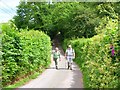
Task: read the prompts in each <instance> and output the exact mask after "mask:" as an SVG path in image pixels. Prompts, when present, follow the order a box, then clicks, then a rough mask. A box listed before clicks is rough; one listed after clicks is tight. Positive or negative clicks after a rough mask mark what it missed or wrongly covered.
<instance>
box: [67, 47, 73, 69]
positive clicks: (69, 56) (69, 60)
mask: <svg viewBox="0 0 120 90" xmlns="http://www.w3.org/2000/svg"><path fill="white" fill-rule="evenodd" d="M65 58H66V59H67V65H68V69H69V68H70V70H72V63H73V59H74V58H75V51H74V49H73V48H72V46H71V45H68V48H67V49H66V51H65Z"/></svg>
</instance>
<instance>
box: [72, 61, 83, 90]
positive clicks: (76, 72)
mask: <svg viewBox="0 0 120 90" xmlns="http://www.w3.org/2000/svg"><path fill="white" fill-rule="evenodd" d="M73 64H74V65H73V70H72V72H73V80H72V81H73V82H74V83H72V84H71V88H82V90H83V87H84V86H83V78H82V72H81V71H80V68H79V67H78V66H77V65H76V64H75V63H73Z"/></svg>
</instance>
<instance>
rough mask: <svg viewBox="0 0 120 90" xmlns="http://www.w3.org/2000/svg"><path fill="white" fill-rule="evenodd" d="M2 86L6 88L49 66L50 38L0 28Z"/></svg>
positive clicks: (38, 33) (34, 32)
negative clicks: (1, 34)
mask: <svg viewBox="0 0 120 90" xmlns="http://www.w3.org/2000/svg"><path fill="white" fill-rule="evenodd" d="M2 31H3V37H2V53H3V55H2V57H3V58H2V66H3V67H2V68H3V69H2V85H3V86H6V85H8V84H11V83H13V82H14V81H16V80H19V79H20V78H23V77H25V76H27V75H29V74H33V73H34V72H35V71H41V70H42V69H43V68H45V67H47V66H48V65H49V64H50V56H51V43H50V38H49V37H48V36H47V35H46V34H44V33H43V32H39V31H34V30H30V31H26V30H23V31H21V32H17V31H15V30H14V29H11V28H10V27H9V26H7V25H3V27H2Z"/></svg>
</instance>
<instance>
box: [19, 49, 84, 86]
mask: <svg viewBox="0 0 120 90" xmlns="http://www.w3.org/2000/svg"><path fill="white" fill-rule="evenodd" d="M54 48H55V47H53V50H54ZM59 49H60V51H61V54H62V55H61V56H62V60H61V61H59V65H58V67H59V69H58V70H56V69H55V65H54V62H53V60H52V56H51V61H52V63H51V65H50V68H48V69H46V70H45V71H44V72H43V73H42V74H41V75H40V76H38V77H37V78H36V79H34V80H32V81H30V82H29V83H27V84H26V85H24V86H21V87H19V88H83V80H82V73H81V72H80V70H79V68H78V66H77V65H76V64H75V63H73V70H68V69H67V63H66V60H65V57H64V56H63V54H64V52H63V50H62V48H61V47H59Z"/></svg>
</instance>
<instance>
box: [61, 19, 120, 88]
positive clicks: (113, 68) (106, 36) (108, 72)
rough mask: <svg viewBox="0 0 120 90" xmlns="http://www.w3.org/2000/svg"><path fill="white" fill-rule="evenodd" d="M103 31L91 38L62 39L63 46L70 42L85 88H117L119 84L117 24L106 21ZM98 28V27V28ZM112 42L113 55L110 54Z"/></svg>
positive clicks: (119, 64)
mask: <svg viewBox="0 0 120 90" xmlns="http://www.w3.org/2000/svg"><path fill="white" fill-rule="evenodd" d="M108 25H109V26H106V27H105V28H104V30H103V31H104V32H103V33H101V34H98V35H96V36H94V37H92V38H87V39H85V38H80V39H75V40H74V39H73V40H67V39H66V40H64V43H63V48H64V49H65V48H66V45H68V44H72V46H73V48H74V49H75V52H76V59H75V62H76V63H77V64H78V65H79V66H80V68H81V70H82V72H83V77H84V86H85V87H86V88H117V87H119V86H120V70H119V69H120V57H119V56H120V51H119V50H120V37H119V34H118V32H119V31H118V27H117V24H113V23H111V21H110V23H108ZM98 29H99V28H98ZM111 43H113V46H114V49H115V55H114V56H113V57H112V56H111V49H110V45H111Z"/></svg>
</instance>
